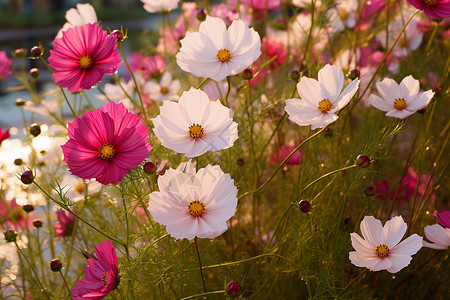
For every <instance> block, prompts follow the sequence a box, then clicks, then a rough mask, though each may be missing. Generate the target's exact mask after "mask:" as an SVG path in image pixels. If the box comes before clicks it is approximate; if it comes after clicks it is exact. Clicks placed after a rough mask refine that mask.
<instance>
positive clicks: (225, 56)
mask: <svg viewBox="0 0 450 300" xmlns="http://www.w3.org/2000/svg"><path fill="white" fill-rule="evenodd" d="M230 58H231V53H230V50H228V49H226V48H224V49H220V50H219V51H217V59H218V60H219V61H220V62H223V63H224V62H227V61H229V60H230Z"/></svg>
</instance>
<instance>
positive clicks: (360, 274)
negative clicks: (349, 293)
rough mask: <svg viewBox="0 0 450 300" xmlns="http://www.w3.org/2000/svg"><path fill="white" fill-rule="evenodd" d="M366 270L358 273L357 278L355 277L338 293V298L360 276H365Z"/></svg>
mask: <svg viewBox="0 0 450 300" xmlns="http://www.w3.org/2000/svg"><path fill="white" fill-rule="evenodd" d="M367 270H368V269H367V268H366V269H364V271H362V272H361V273H359V275H358V276H356V277H355V278H354V279H353V280H352V281H350V282H349V283H348V284H347V285H346V286H345V288H344V289H343V290H342V291H341V292H340V293H339V296H341V295H342V294H343V293H344V292H345V291H346V290H347V289H348V288H349V287H350V286H352V285H353V284H354V283H355V282H356V281H357V280H358V279H359V278H360V277H361V276H363V275H364V274H366V272H367Z"/></svg>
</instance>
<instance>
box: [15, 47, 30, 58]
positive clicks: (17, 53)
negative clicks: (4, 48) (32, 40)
mask: <svg viewBox="0 0 450 300" xmlns="http://www.w3.org/2000/svg"><path fill="white" fill-rule="evenodd" d="M26 54H27V49H24V48H18V49H16V50H14V53H13V56H14V57H17V58H20V57H24V56H25V55H26Z"/></svg>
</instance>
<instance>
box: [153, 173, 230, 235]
mask: <svg viewBox="0 0 450 300" xmlns="http://www.w3.org/2000/svg"><path fill="white" fill-rule="evenodd" d="M158 187H159V192H152V193H151V194H150V200H149V203H148V210H149V211H150V213H151V215H152V217H153V219H154V220H155V221H156V222H158V223H160V224H163V225H166V230H167V232H168V233H170V234H171V235H172V236H173V237H174V238H176V239H183V238H186V239H188V240H192V239H194V238H195V237H196V236H197V237H199V238H208V239H211V238H214V237H217V236H219V235H221V234H222V233H224V232H225V231H226V230H227V229H228V226H227V223H226V222H227V220H228V219H230V218H231V217H232V216H233V215H234V213H235V211H236V206H237V197H236V196H237V192H238V190H237V188H236V187H235V186H234V180H233V179H231V177H230V175H229V174H224V173H223V172H222V170H221V169H220V167H219V166H211V165H208V166H206V167H205V168H203V169H200V170H199V171H198V172H197V173H196V174H195V173H194V174H190V173H183V172H182V171H180V170H174V169H169V170H167V171H166V173H165V174H164V175H163V176H159V177H158Z"/></svg>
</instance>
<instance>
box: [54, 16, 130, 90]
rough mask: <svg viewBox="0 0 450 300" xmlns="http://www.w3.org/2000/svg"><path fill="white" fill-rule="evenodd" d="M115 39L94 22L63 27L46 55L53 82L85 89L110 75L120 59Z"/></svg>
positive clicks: (69, 87) (76, 88)
mask: <svg viewBox="0 0 450 300" xmlns="http://www.w3.org/2000/svg"><path fill="white" fill-rule="evenodd" d="M116 42H117V38H116V36H115V35H109V36H108V34H107V32H106V31H105V30H102V29H101V28H100V27H99V26H98V25H97V23H94V24H86V25H85V26H84V27H80V26H75V27H73V28H69V29H67V30H66V31H64V32H63V36H62V38H59V39H56V40H55V42H54V46H53V50H50V57H49V58H48V61H49V65H50V67H51V68H52V69H53V70H54V72H53V77H54V78H55V82H56V83H57V84H59V85H61V86H62V87H67V88H68V89H69V92H71V93H75V92H79V91H81V90H89V89H90V88H91V87H92V86H94V85H95V84H96V83H97V82H99V81H100V80H101V79H102V77H103V75H105V74H108V75H113V74H114V72H116V71H117V69H118V68H119V67H120V64H121V61H122V59H121V58H120V56H119V54H118V53H117V51H116V47H117V44H116Z"/></svg>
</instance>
